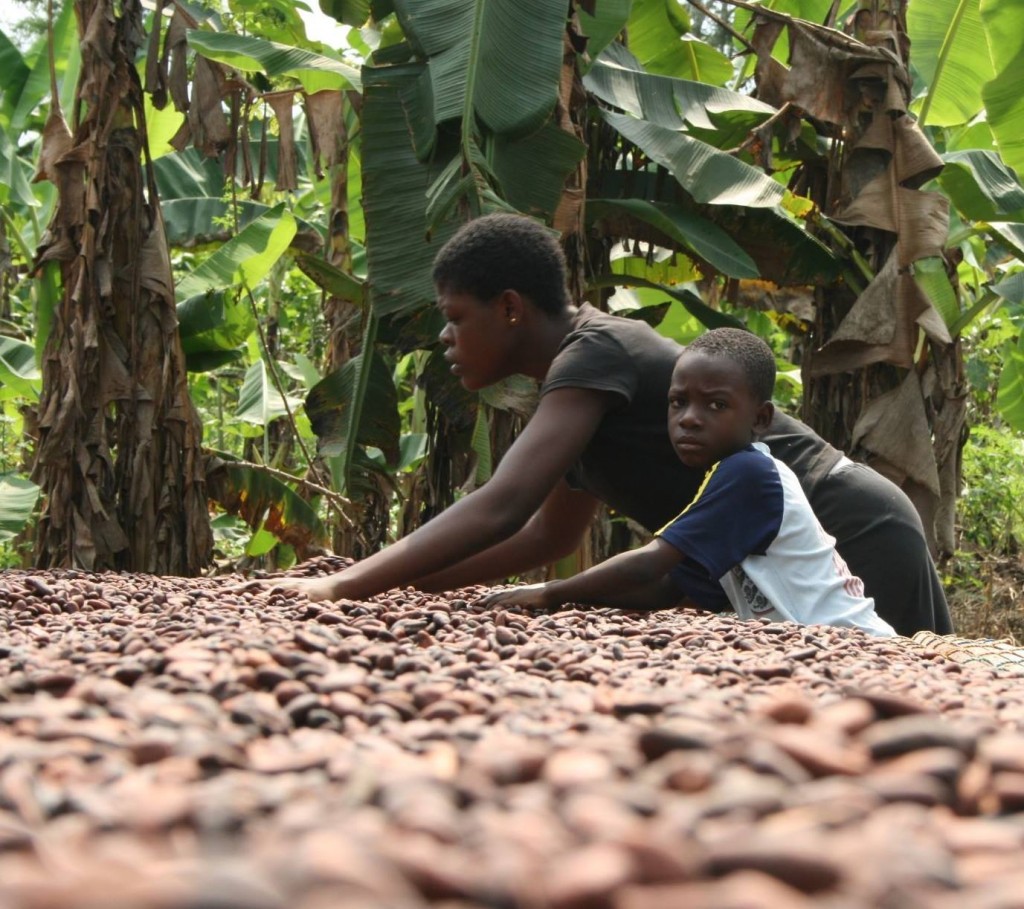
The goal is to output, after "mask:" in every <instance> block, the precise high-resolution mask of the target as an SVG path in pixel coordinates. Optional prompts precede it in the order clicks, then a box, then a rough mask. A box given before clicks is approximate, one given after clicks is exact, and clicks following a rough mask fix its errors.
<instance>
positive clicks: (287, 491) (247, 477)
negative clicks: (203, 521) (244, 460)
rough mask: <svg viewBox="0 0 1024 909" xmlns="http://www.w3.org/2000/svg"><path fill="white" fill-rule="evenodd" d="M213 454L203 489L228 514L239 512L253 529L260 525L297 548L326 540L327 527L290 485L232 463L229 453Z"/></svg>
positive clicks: (232, 459) (264, 473) (253, 469)
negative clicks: (215, 455) (213, 458)
mask: <svg viewBox="0 0 1024 909" xmlns="http://www.w3.org/2000/svg"><path fill="white" fill-rule="evenodd" d="M216 454H217V455H218V457H217V458H216V459H215V460H214V461H213V462H212V463H211V467H210V469H209V470H208V471H207V473H206V489H207V493H208V494H209V496H210V499H211V500H212V501H214V502H216V503H217V504H218V505H220V507H221V508H223V509H224V510H225V511H226V512H227V513H228V514H235V515H239V516H240V517H241V518H242V519H243V520H244V521H245V522H246V523H247V524H248V525H249V527H251V528H252V529H253V530H257V529H259V528H262V529H264V530H266V531H268V532H270V533H272V534H274V536H276V537H277V538H278V539H279V540H280V541H281V542H282V543H286V544H288V545H289V546H294V547H295V549H296V550H298V551H299V552H304V551H308V550H309V549H310V548H311V547H314V546H316V545H318V544H321V543H324V542H325V541H326V540H327V528H326V527H324V524H323V522H322V521H321V520H320V518H319V516H318V515H317V513H316V511H315V510H314V509H313V507H312V506H311V505H310V504H309V502H307V501H306V500H305V499H303V498H302V497H301V496H299V495H298V493H296V492H295V490H294V489H292V488H291V487H290V486H288V485H287V484H286V483H284V482H282V481H281V480H279V479H278V478H277V477H274V476H271V475H270V474H268V473H266V472H264V471H261V470H258V469H256V468H253V467H246V466H243V465H240V464H233V463H232V461H234V460H236V459H235V458H234V457H233V456H232V455H229V454H226V453H224V452H217V453H216Z"/></svg>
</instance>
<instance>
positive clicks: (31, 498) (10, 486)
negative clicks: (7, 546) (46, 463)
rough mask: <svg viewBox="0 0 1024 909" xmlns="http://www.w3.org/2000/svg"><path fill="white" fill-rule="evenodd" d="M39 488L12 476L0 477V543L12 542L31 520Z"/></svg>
mask: <svg viewBox="0 0 1024 909" xmlns="http://www.w3.org/2000/svg"><path fill="white" fill-rule="evenodd" d="M38 501H39V487H38V486H36V484H35V483H33V482H32V481H31V480H26V479H25V478H24V477H19V476H15V475H14V474H10V473H8V474H4V475H2V476H0V543H8V542H10V541H11V540H13V539H14V538H15V537H16V536H17V535H18V534H19V533H21V531H22V530H24V529H25V525H26V524H28V522H29V521H30V520H31V518H32V512H33V511H35V507H36V502H38Z"/></svg>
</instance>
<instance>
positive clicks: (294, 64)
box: [188, 29, 362, 91]
mask: <svg viewBox="0 0 1024 909" xmlns="http://www.w3.org/2000/svg"><path fill="white" fill-rule="evenodd" d="M188 43H189V45H190V46H191V47H193V48H195V50H197V51H198V52H199V53H201V54H202V55H203V56H204V57H207V58H208V59H210V60H216V61H217V62H219V63H223V64H225V65H226V66H231V67H234V68H235V69H239V70H242V71H243V72H262V73H264V74H266V75H267V76H271V77H272V76H285V75H296V76H297V75H299V74H301V73H302V72H303V71H306V70H312V71H313V72H315V73H317V74H319V76H320V77H321V81H320V82H319V87H323V88H326V87H328V86H331V87H335V88H353V89H355V90H356V91H359V90H360V89H361V88H362V86H361V83H360V78H359V70H358V69H356V68H355V67H354V66H352V65H351V64H350V63H346V62H345V61H344V60H338V59H335V58H334V57H327V56H324V55H323V54H317V53H314V52H313V51H310V50H306V49H305V48H302V47H292V46H289V45H285V44H279V43H277V42H276V41H267V40H265V39H263V38H253V37H250V36H247V35H236V34H233V33H229V32H213V31H205V30H200V29H190V30H189V32H188ZM327 74H330V75H331V76H332V77H333V78H332V79H331V80H328V81H326V82H325V81H323V77H324V76H325V75H327Z"/></svg>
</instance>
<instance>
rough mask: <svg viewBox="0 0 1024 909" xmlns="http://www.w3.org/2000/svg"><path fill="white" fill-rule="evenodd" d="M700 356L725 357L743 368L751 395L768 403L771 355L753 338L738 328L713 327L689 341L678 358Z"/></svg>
mask: <svg viewBox="0 0 1024 909" xmlns="http://www.w3.org/2000/svg"><path fill="white" fill-rule="evenodd" d="M698 352H699V353H703V354H706V355H708V356H714V357H728V358H729V359H730V360H733V361H734V362H736V363H738V364H739V365H740V367H741V368H742V369H743V373H744V375H746V377H747V382H748V383H749V385H750V391H751V393H752V394H753V395H754V396H755V397H756V398H757V399H758V400H760V401H770V400H771V399H772V394H773V393H774V391H775V354H773V353H772V349H771V348H770V347H769V346H768V345H767V344H766V343H765V342H764V341H762V340H761V339H760V338H759V337H758V336H757V335H755V334H753V333H752V332H749V331H746V330H745V329H742V328H713V329H711V330H710V331H707V332H705V333H704V334H702V335H701V336H700V337H698V338H697V339H696V340H694V341H691V342H690V343H689V344H688V345H687V347H686V350H684V351H683V353H682V356H686V354H688V353H698Z"/></svg>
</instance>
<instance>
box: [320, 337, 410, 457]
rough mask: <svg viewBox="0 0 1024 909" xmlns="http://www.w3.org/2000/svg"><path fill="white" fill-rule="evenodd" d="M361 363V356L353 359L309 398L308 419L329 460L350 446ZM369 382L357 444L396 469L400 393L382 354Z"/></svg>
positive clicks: (373, 363)
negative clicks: (372, 449) (375, 451)
mask: <svg viewBox="0 0 1024 909" xmlns="http://www.w3.org/2000/svg"><path fill="white" fill-rule="evenodd" d="M361 360H362V355H361V354H360V355H359V356H356V357H353V358H352V359H351V360H349V361H348V362H347V363H345V365H344V366H342V367H341V368H340V369H336V370H335V371H334V372H332V373H330V374H329V375H327V376H325V377H324V378H323V379H322V380H321V381H320V382H318V383H317V384H316V385H314V386H313V388H311V389H310V391H309V394H308V395H307V396H306V404H305V406H306V415H307V416H308V417H309V422H310V425H311V426H312V427H313V432H314V433H316V436H317V438H318V440H319V451H320V453H321V454H322V455H324V456H325V457H336V456H338V455H340V454H343V453H344V452H345V451H346V449H347V448H348V446H349V436H350V434H351V431H352V430H351V410H352V407H353V403H354V402H355V400H356V396H357V392H358V381H359V370H360V367H361ZM368 379H369V381H368V383H367V386H366V391H365V393H364V395H363V401H362V409H361V418H360V419H359V426H358V429H357V430H356V442H357V443H358V444H359V445H364V446H366V445H372V446H374V447H375V448H379V449H380V450H381V451H382V452H384V457H385V458H386V460H387V462H388V464H390V465H392V466H394V465H396V464H397V463H398V457H399V437H400V435H401V421H400V418H399V413H398V392H397V390H396V389H395V383H394V379H393V377H392V374H391V370H390V369H389V368H388V365H387V363H386V362H385V361H384V358H383V357H382V356H381V355H380V354H379V353H374V354H373V356H372V358H371V362H370V370H369V377H368Z"/></svg>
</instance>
